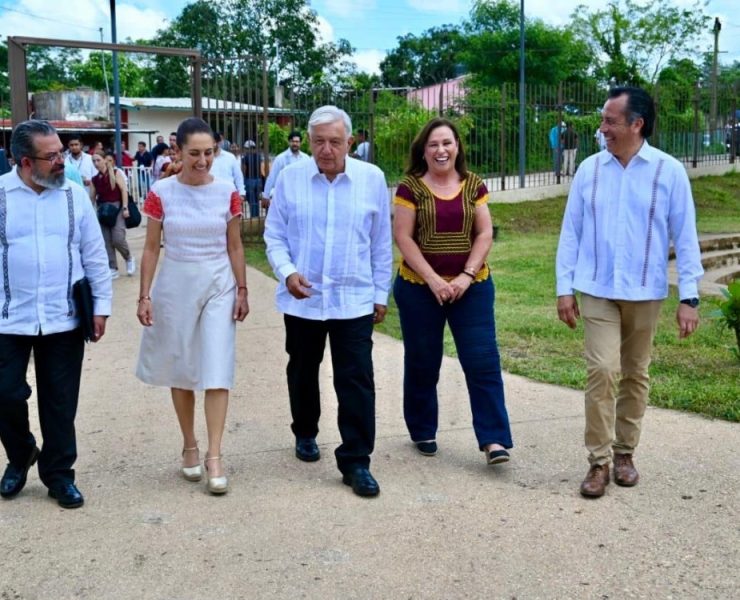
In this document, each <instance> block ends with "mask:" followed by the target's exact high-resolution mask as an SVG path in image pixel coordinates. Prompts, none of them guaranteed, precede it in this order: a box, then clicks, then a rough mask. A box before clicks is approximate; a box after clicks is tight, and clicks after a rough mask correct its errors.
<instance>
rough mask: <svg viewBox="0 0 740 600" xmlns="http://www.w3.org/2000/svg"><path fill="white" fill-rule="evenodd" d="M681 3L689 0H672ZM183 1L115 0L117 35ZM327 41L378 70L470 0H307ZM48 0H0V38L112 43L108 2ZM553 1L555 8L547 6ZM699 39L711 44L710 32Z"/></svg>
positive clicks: (738, 53)
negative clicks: (60, 5) (413, 37)
mask: <svg viewBox="0 0 740 600" xmlns="http://www.w3.org/2000/svg"><path fill="white" fill-rule="evenodd" d="M584 3H585V4H587V5H594V6H602V5H603V2H601V1H597V2H594V1H593V0H592V1H591V2H589V1H588V0H558V1H557V2H556V3H555V2H553V1H552V0H525V12H526V14H527V15H528V16H533V17H538V18H541V19H543V20H545V21H546V22H548V23H551V24H553V25H562V24H564V23H565V22H567V21H568V16H569V15H570V14H571V13H572V12H573V10H574V9H575V8H576V6H578V5H579V4H584ZM673 3H674V4H675V5H676V6H681V7H687V6H690V5H692V4H693V0H673ZM185 4H187V0H163V1H161V2H152V1H151V0H117V3H116V6H117V9H116V12H117V23H118V37H119V39H123V38H125V37H128V36H130V37H135V38H142V37H148V36H151V35H152V34H153V33H154V32H155V31H156V30H157V29H158V28H160V27H162V26H163V25H164V24H165V23H166V21H167V19H171V18H173V17H175V16H177V15H178V14H179V13H180V11H181V10H182V7H183V6H185ZM310 4H311V7H312V8H313V9H314V10H315V11H316V12H317V13H318V15H319V20H320V24H321V32H322V35H323V36H324V38H325V39H327V40H336V39H339V38H345V39H348V40H349V41H350V42H351V44H352V45H353V46H354V47H355V48H356V49H357V52H356V54H355V62H357V64H358V66H359V67H360V68H361V69H362V70H366V71H371V72H372V71H377V66H378V64H379V62H380V60H382V58H383V56H384V55H385V53H386V52H387V51H388V50H390V49H392V48H394V47H395V46H396V40H397V38H398V36H401V35H405V34H407V33H413V34H420V33H421V32H423V31H424V30H426V29H429V28H430V27H434V26H439V25H444V24H447V23H451V24H459V23H460V22H461V20H462V19H464V18H465V17H466V16H467V14H468V12H469V10H470V5H471V2H470V0H445V1H444V2H442V1H439V0H313V1H312V2H311V3H310ZM50 6H52V5H50V4H49V0H0V37H3V38H4V37H5V36H7V35H23V36H36V37H50V38H55V37H56V38H65V39H79V40H99V39H100V33H99V28H100V27H102V28H103V35H104V38H105V40H106V41H110V16H109V14H108V11H109V2H108V0H74V11H66V10H65V11H55V12H53V13H52V12H50V10H49V9H50ZM553 6H556V7H557V11H554V10H553ZM737 6H738V1H737V0H710V1H709V3H708V7H707V13H708V14H710V15H712V16H719V17H720V19H721V21H722V25H723V29H722V33H721V35H720V49H721V50H724V51H726V52H724V53H723V54H721V55H720V61H721V62H727V63H730V62H731V61H732V60H740V10H738V8H737ZM703 45H704V46H705V47H706V49H710V48H711V45H712V35H711V32H709V31H708V32H707V35H706V37H705V40H704V41H703Z"/></svg>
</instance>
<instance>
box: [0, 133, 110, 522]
mask: <svg viewBox="0 0 740 600" xmlns="http://www.w3.org/2000/svg"><path fill="white" fill-rule="evenodd" d="M10 145H11V150H12V153H13V156H14V157H15V160H16V163H17V166H16V168H15V169H14V170H13V171H11V172H10V173H7V174H5V175H2V176H0V212H1V213H2V216H3V219H2V221H3V230H2V235H3V240H4V250H3V260H1V261H0V277H1V278H2V280H3V281H5V286H4V288H5V289H4V291H3V292H0V302H1V303H2V304H1V305H0V366H1V368H0V373H1V374H2V376H1V377H0V441H2V444H3V447H4V448H5V451H6V453H7V456H8V465H7V467H6V469H5V472H4V473H3V476H2V480H0V496H2V497H3V498H4V499H5V500H11V499H13V498H15V497H16V496H17V495H18V494H19V493H20V492H21V490H23V488H24V486H25V485H26V481H27V478H28V472H29V470H30V469H31V467H32V466H33V465H34V464H35V463H36V462H37V461H38V471H39V477H40V478H41V482H42V483H43V484H44V485H45V486H46V487H47V488H48V490H49V491H48V495H49V496H50V497H51V498H53V499H55V500H56V501H57V503H58V504H59V506H61V507H62V508H78V507H80V506H82V505H83V503H84V497H83V496H82V493H81V492H80V490H79V489H78V488H77V485H76V484H75V470H74V469H73V468H72V467H73V465H74V463H75V461H76V460H77V440H76V434H75V415H76V413H77V405H78V400H79V392H80V379H81V377H82V360H83V356H84V353H85V342H84V334H83V331H82V328H81V327H80V318H79V314H78V312H79V311H78V309H77V307H76V305H75V302H74V299H73V291H72V290H73V284H74V283H75V282H77V281H79V280H81V279H82V278H83V277H85V278H87V280H88V282H89V284H90V288H91V290H92V298H93V337H92V339H91V341H92V342H98V341H99V340H100V339H101V338H102V337H103V335H104V334H105V326H106V319H107V318H108V316H109V315H110V314H111V303H112V290H111V282H110V272H109V270H108V261H107V259H106V255H105V247H104V244H103V237H102V235H101V233H100V227H99V226H98V222H97V221H98V220H97V217H96V215H95V210H94V209H93V206H92V204H91V203H90V198H89V196H88V194H87V193H86V192H85V191H84V189H83V188H81V187H79V186H77V185H74V184H70V183H69V182H67V181H66V179H65V175H64V171H65V165H64V154H63V153H62V150H63V148H64V147H63V146H62V142H61V140H60V139H59V136H58V135H57V132H56V130H55V129H54V127H52V126H51V125H50V124H49V123H48V122H46V121H36V120H32V121H23V122H22V123H18V124H17V125H16V126H15V128H14V129H13V133H12V136H11V140H10ZM31 352H33V371H34V372H35V375H36V386H35V387H36V389H35V393H36V400H37V403H38V420H39V422H40V425H41V431H42V435H43V445H42V446H41V449H39V447H38V446H37V441H36V437H35V436H34V435H33V433H32V432H31V427H30V423H29V410H28V399H29V398H30V397H31V393H32V390H31V387H30V386H29V385H28V381H27V379H26V377H27V372H28V366H29V360H30V357H31ZM90 479H91V480H94V479H95V475H94V474H91V475H90Z"/></svg>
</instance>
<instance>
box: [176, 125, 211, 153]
mask: <svg viewBox="0 0 740 600" xmlns="http://www.w3.org/2000/svg"><path fill="white" fill-rule="evenodd" d="M196 133H206V134H208V135H210V136H211V137H212V138H214V139H215V136H214V135H213V130H212V129H211V126H210V125H209V124H208V123H206V122H205V121H204V120H203V119H199V118H198V117H189V118H188V119H185V120H184V121H183V122H182V123H180V125H178V127H177V134H176V135H177V145H178V146H179V147H180V148H182V147H183V146H184V145H185V144H187V143H188V138H189V137H190V136H191V135H193V134H196Z"/></svg>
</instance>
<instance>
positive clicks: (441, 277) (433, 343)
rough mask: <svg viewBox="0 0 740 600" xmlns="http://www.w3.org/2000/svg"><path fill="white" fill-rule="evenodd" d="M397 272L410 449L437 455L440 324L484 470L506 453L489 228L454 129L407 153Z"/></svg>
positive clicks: (442, 128)
mask: <svg viewBox="0 0 740 600" xmlns="http://www.w3.org/2000/svg"><path fill="white" fill-rule="evenodd" d="M394 204H395V208H396V209H395V214H394V220H393V232H394V237H395V240H396V245H397V246H398V249H399V250H400V252H401V255H402V256H403V262H402V263H401V267H400V268H399V271H398V275H397V276H396V280H395V283H394V286H393V294H394V297H395V299H396V305H397V306H398V315H399V317H400V320H401V332H402V333H403V348H404V360H403V364H404V375H403V412H404V418H405V420H406V426H407V428H408V430H409V434H410V436H411V441H412V442H414V444H415V445H416V449H417V450H418V451H419V452H420V453H421V454H424V455H426V456H433V455H434V454H436V453H437V441H436V434H437V426H438V422H437V420H438V411H439V409H438V402H437V382H438V380H439V371H440V367H441V365H442V356H443V353H444V352H443V351H444V348H443V338H444V329H445V323H446V324H447V325H449V327H450V330H451V332H452V336H453V338H454V340H455V348H457V355H458V357H459V359H460V365H461V366H462V369H463V372H464V373H465V381H466V383H467V387H468V395H469V397H470V408H471V411H472V413H473V429H474V431H475V437H476V439H477V442H478V449H479V450H480V451H482V452H483V453H484V455H485V459H486V462H487V463H488V464H489V465H495V464H499V463H502V462H506V461H508V460H509V452H508V449H510V448H511V447H512V445H513V444H512V439H511V428H510V426H509V416H508V413H507V410H506V403H505V400H504V383H503V379H502V376H501V361H500V357H499V351H498V345H497V343H496V321H495V318H494V298H495V290H494V285H493V280H492V278H491V271H490V269H489V267H488V264H487V258H488V252H489V250H490V249H491V244H492V243H493V242H492V234H493V225H492V223H491V213H490V211H489V209H488V190H487V189H486V186H485V184H484V183H483V181H482V180H481V179H480V177H478V176H477V175H475V174H474V173H471V172H470V171H468V169H467V165H466V161H465V150H464V148H463V145H462V140H460V136H459V134H458V131H457V127H456V126H455V125H454V123H452V122H451V121H449V120H447V119H442V118H435V119H432V120H431V121H429V122H428V123H427V124H426V125H425V126H424V128H423V129H422V130H421V132H419V134H418V135H417V136H416V138H415V139H414V141H413V142H412V144H411V152H410V158H409V166H408V167H407V169H406V177H404V179H403V180H402V181H401V183H400V184H399V186H398V189H397V191H396V197H395V200H394Z"/></svg>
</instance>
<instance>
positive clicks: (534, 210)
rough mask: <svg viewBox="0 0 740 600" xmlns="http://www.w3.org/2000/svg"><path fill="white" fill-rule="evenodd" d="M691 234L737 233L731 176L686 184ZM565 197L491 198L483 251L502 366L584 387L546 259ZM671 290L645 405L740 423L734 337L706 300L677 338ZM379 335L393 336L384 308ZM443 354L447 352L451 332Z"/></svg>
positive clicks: (262, 263) (739, 202) (738, 204)
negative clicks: (493, 230)
mask: <svg viewBox="0 0 740 600" xmlns="http://www.w3.org/2000/svg"><path fill="white" fill-rule="evenodd" d="M692 188H693V190H694V197H695V201H696V206H697V219H698V228H699V231H700V233H719V232H740V174H738V173H735V174H731V175H725V176H722V177H703V178H700V179H695V180H693V181H692ZM564 206H565V198H564V197H560V198H554V199H550V200H543V201H540V202H523V203H519V204H495V205H493V207H492V212H493V218H494V222H495V223H496V224H497V225H498V226H499V228H500V229H499V238H498V239H497V240H496V242H495V243H494V246H493V249H492V250H491V254H490V257H489V264H490V265H491V267H492V269H493V273H494V278H495V282H496V323H497V334H498V341H499V346H500V350H501V356H502V360H503V366H504V368H505V369H506V370H508V371H510V372H512V373H517V374H520V375H524V376H526V377H530V378H532V379H536V380H538V381H545V382H549V383H554V384H559V385H565V386H569V387H574V388H577V389H583V387H584V384H585V380H586V369H585V365H584V361H583V331H582V327H580V326H579V328H578V329H577V330H576V331H571V330H570V329H568V328H567V327H566V326H565V325H563V324H562V323H560V321H558V319H557V315H556V312H555V291H554V290H555V276H554V259H555V250H556V246H557V238H558V232H559V228H560V221H561V218H562V214H563V208H564ZM247 261H248V263H249V264H251V265H252V266H255V267H257V268H259V269H260V270H263V271H265V272H269V265H267V262H266V260H265V258H264V246H263V245H262V244H261V243H259V242H255V243H252V244H248V245H247ZM677 302H678V299H677V298H676V295H675V290H672V291H671V296H670V297H669V298H668V299H667V300H666V302H665V303H664V305H663V311H662V315H661V321H660V325H659V328H658V333H657V336H656V343H655V351H654V358H653V363H652V365H651V369H650V373H651V378H652V389H651V394H650V397H651V403H653V404H654V405H656V406H664V407H669V408H679V409H683V410H690V411H695V412H699V413H703V414H705V415H708V416H712V417H719V418H723V419H728V420H732V421H740V364H738V362H737V361H736V360H735V359H734V357H733V356H732V355H731V354H730V352H729V348H730V347H731V346H732V345H733V344H734V338H733V336H732V335H731V334H730V332H729V331H728V330H726V329H724V330H723V329H721V328H720V327H719V326H718V324H717V322H716V320H715V319H713V318H712V317H711V316H710V314H711V313H712V311H713V310H715V309H716V305H717V301H716V300H714V299H711V298H705V299H704V300H703V302H702V305H701V317H702V324H701V326H700V328H699V330H698V331H697V333H696V334H695V335H693V336H692V337H690V338H689V339H687V340H678V337H677V327H676V324H675V311H676V306H677ZM392 304H393V303H392V300H391V310H390V311H389V316H388V318H387V319H386V322H385V323H384V324H383V325H382V326H381V327H380V330H381V331H383V332H384V333H387V334H389V335H392V336H394V337H397V338H400V331H399V325H398V313H397V311H396V310H395V307H394V306H393V305H392ZM445 349H446V352H447V353H448V354H449V355H451V356H454V355H455V347H454V344H453V343H452V339H451V336H449V335H448V336H447V337H446V345H445Z"/></svg>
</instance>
